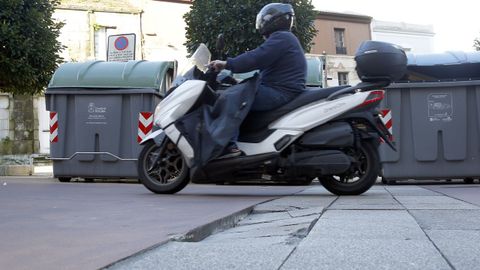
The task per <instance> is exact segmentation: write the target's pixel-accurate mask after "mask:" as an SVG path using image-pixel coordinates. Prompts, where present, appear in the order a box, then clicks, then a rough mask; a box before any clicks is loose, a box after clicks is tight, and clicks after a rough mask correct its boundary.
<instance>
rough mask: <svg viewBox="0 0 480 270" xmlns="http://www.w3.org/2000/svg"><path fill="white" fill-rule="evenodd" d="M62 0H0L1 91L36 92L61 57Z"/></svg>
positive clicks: (42, 85)
mask: <svg viewBox="0 0 480 270" xmlns="http://www.w3.org/2000/svg"><path fill="white" fill-rule="evenodd" d="M57 3H58V0H0V7H1V8H0V91H1V92H10V93H14V94H36V93H39V92H41V91H42V90H43V89H44V87H46V86H47V84H48V81H49V80H50V77H51V76H52V74H53V72H54V71H55V69H56V68H57V66H58V64H59V63H60V61H61V58H60V56H59V54H58V53H59V51H60V50H61V49H62V45H61V44H60V43H59V42H58V41H57V37H58V35H59V33H60V28H61V27H62V24H61V23H58V22H55V21H54V20H53V19H52V14H53V12H54V5H56V4H57Z"/></svg>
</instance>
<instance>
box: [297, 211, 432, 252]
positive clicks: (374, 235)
mask: <svg viewBox="0 0 480 270" xmlns="http://www.w3.org/2000/svg"><path fill="white" fill-rule="evenodd" d="M326 239H334V240H340V239H342V240H343V239H346V240H348V239H350V240H352V241H354V240H365V241H369V240H373V239H384V240H386V239H393V240H423V241H427V240H428V239H427V238H426V236H425V233H424V232H423V231H422V230H421V229H420V227H419V226H418V224H417V222H416V221H415V219H413V218H412V216H410V215H409V214H408V212H407V211H405V210H393V211H389V210H328V211H327V212H325V213H324V214H323V215H322V216H321V218H320V219H319V220H318V221H317V223H316V225H315V227H314V228H313V229H312V230H311V231H310V234H309V236H308V239H305V240H304V241H303V242H304V243H305V244H310V242H312V241H313V243H316V242H318V241H324V240H326ZM302 244H303V243H302Z"/></svg>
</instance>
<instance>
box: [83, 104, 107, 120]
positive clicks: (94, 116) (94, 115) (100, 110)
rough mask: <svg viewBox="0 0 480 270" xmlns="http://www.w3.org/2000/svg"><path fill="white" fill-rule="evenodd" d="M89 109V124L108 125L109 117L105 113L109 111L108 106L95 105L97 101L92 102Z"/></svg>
mask: <svg viewBox="0 0 480 270" xmlns="http://www.w3.org/2000/svg"><path fill="white" fill-rule="evenodd" d="M87 111H88V120H89V121H88V122H86V124H89V125H106V124H107V122H106V121H105V120H107V117H106V116H105V113H106V112H107V107H98V106H95V103H93V102H90V103H89V104H88V107H87Z"/></svg>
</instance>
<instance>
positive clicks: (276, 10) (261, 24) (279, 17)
mask: <svg viewBox="0 0 480 270" xmlns="http://www.w3.org/2000/svg"><path fill="white" fill-rule="evenodd" d="M294 16H295V12H294V11H293V8H292V5H290V4H282V3H271V4H268V5H266V6H264V7H263V8H262V9H261V10H260V12H258V14H257V23H256V28H257V30H258V32H260V34H261V35H263V36H269V35H270V34H271V33H273V32H275V31H290V30H291V29H292V25H293V18H294Z"/></svg>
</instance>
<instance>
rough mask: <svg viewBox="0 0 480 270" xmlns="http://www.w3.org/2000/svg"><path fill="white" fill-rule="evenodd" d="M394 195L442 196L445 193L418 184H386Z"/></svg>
mask: <svg viewBox="0 0 480 270" xmlns="http://www.w3.org/2000/svg"><path fill="white" fill-rule="evenodd" d="M385 189H386V190H387V191H388V192H390V193H391V194H392V195H393V196H442V195H443V194H441V193H438V192H435V191H432V190H428V189H425V188H422V187H417V186H385Z"/></svg>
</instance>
